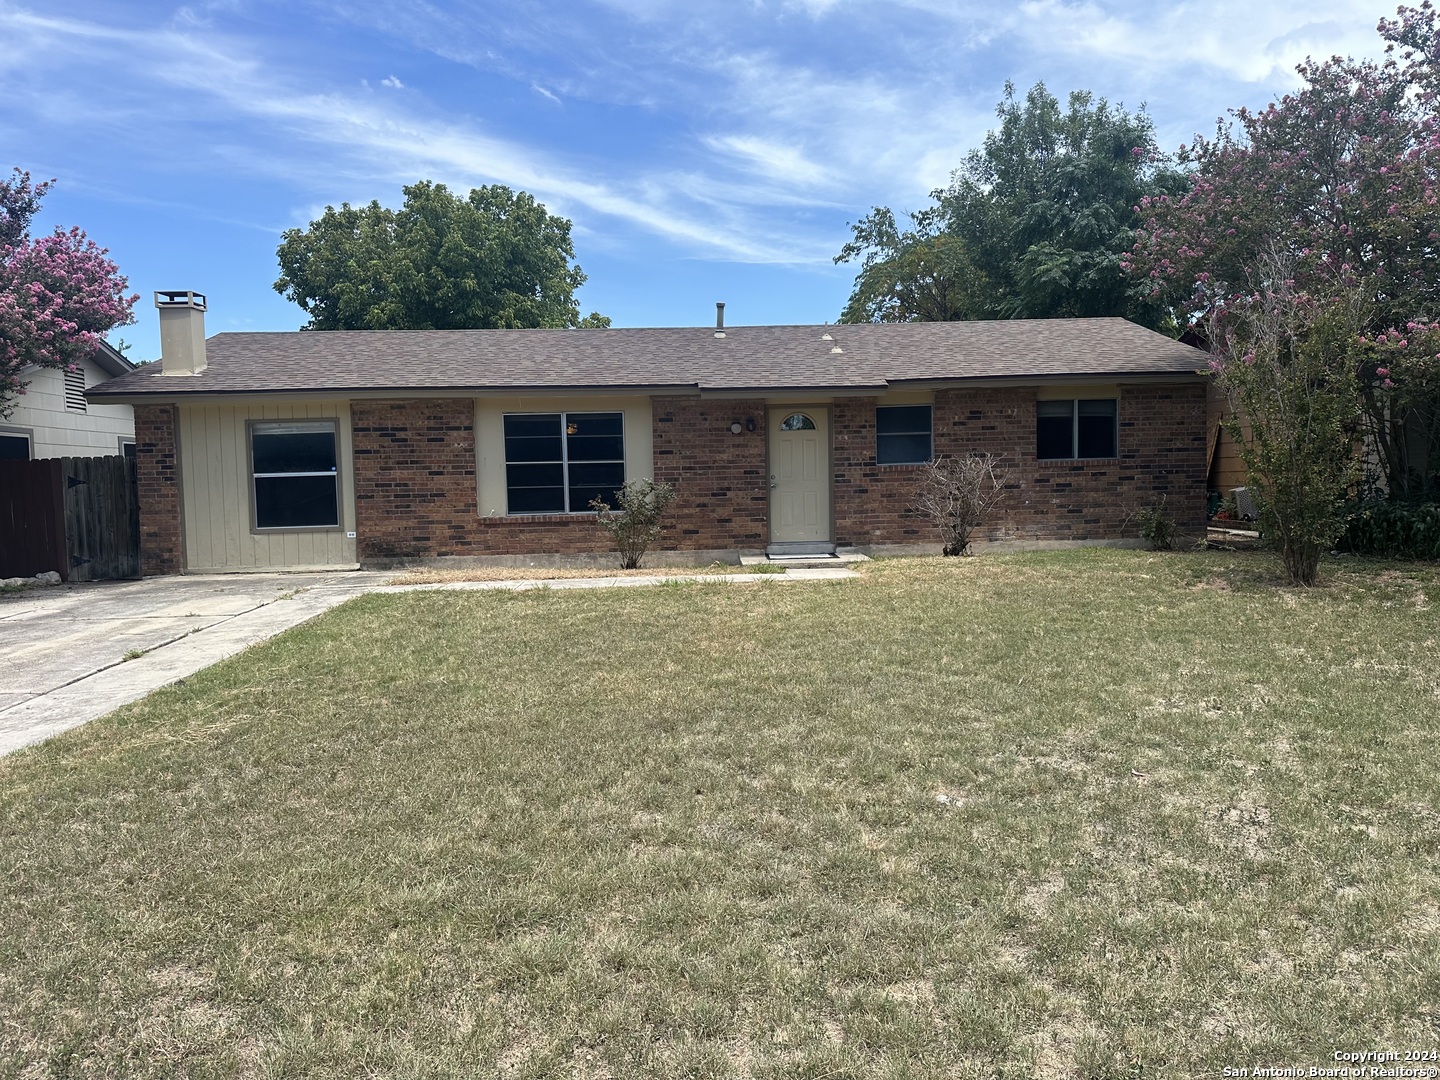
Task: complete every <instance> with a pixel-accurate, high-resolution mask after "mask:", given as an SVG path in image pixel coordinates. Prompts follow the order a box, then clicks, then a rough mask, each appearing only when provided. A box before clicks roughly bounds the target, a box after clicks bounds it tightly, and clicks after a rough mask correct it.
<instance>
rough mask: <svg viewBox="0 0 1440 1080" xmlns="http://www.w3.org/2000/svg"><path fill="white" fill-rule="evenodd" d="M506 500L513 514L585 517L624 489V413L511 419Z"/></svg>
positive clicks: (509, 416)
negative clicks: (595, 501)
mask: <svg viewBox="0 0 1440 1080" xmlns="http://www.w3.org/2000/svg"><path fill="white" fill-rule="evenodd" d="M504 423H505V496H506V509H507V511H508V512H509V513H511V514H582V513H586V512H588V511H589V509H590V500H591V499H596V498H599V499H604V500H606V501H613V500H614V498H615V493H616V492H617V491H619V490H620V488H622V487H624V486H625V416H624V414H623V413H618V412H613V413H602V412H594V413H581V412H572V413H507V414H506V416H505V420H504Z"/></svg>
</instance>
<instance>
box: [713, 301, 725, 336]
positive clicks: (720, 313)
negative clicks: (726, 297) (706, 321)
mask: <svg viewBox="0 0 1440 1080" xmlns="http://www.w3.org/2000/svg"><path fill="white" fill-rule="evenodd" d="M715 336H716V337H724V336H725V301H723V300H716V301H715Z"/></svg>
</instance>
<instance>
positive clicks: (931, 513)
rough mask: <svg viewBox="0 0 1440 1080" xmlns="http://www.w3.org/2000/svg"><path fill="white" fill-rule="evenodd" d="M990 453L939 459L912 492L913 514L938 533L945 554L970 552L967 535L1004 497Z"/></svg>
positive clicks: (1001, 479) (1000, 477)
mask: <svg viewBox="0 0 1440 1080" xmlns="http://www.w3.org/2000/svg"><path fill="white" fill-rule="evenodd" d="M998 461H999V458H997V457H995V456H994V455H993V454H972V455H970V456H969V457H962V458H940V459H938V460H936V461H932V462H931V463H930V464H929V465H927V466H926V467H925V471H924V473H923V474H922V475H921V477H920V485H919V487H918V488H917V489H916V492H915V503H914V507H913V509H914V511H915V512H916V513H918V514H920V515H921V516H922V517H926V518H929V519H930V521H931V523H932V524H934V526H935V528H936V529H938V530H939V532H940V538H941V541H942V543H943V544H944V548H943V550H944V552H945V554H946V555H964V554H966V553H967V552H968V551H969V550H970V533H971V532H972V531H973V530H974V529H975V528H976V526H978V525H979V524H980V523H981V522H982V521H984V520H985V519H986V518H987V517H989V516H990V514H991V513H992V512H993V511H994V510H995V507H996V506H998V505H999V503H1000V501H1001V500H1002V499H1003V498H1004V497H1005V473H1003V472H1000V471H998V470H997V469H996V468H995V466H996V464H997V462H998Z"/></svg>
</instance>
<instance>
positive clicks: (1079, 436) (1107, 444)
mask: <svg viewBox="0 0 1440 1080" xmlns="http://www.w3.org/2000/svg"><path fill="white" fill-rule="evenodd" d="M1118 416H1119V410H1118V409H1117V408H1116V401H1115V399H1114V398H1091V399H1086V398H1080V399H1076V400H1074V401H1037V402H1036V403H1035V453H1036V456H1037V457H1040V458H1049V459H1063V458H1113V457H1116V456H1118V454H1119V451H1118V449H1117V446H1118V436H1117V418H1118Z"/></svg>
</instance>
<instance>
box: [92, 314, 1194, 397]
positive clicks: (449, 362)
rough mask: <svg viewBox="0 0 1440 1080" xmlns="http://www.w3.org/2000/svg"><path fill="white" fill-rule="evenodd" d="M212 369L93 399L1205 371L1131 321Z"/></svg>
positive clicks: (452, 340) (327, 341)
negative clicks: (111, 397) (114, 396)
mask: <svg viewBox="0 0 1440 1080" xmlns="http://www.w3.org/2000/svg"><path fill="white" fill-rule="evenodd" d="M826 334H828V335H830V339H829V340H826V339H825V338H824V335H826ZM837 346H838V347H839V348H840V349H841V351H840V352H838V353H837V352H835V351H833V350H834V349H835V348H836V347H837ZM206 357H207V361H208V364H209V366H208V368H207V369H206V370H205V371H204V372H203V373H202V374H200V375H198V376H194V377H190V378H165V377H162V376H159V375H158V371H159V365H158V364H152V365H147V366H146V367H143V368H141V369H139V370H137V371H134V372H132V373H130V374H128V375H124V376H121V377H120V378H117V379H113V380H111V381H110V382H107V383H105V384H103V385H102V386H101V387H98V388H96V389H94V390H92V391H91V394H92V395H94V396H97V397H104V396H110V395H124V396H126V397H131V396H137V395H146V396H150V395H162V396H165V397H184V396H188V395H191V394H218V393H225V394H230V393H275V392H287V391H289V392H298V393H304V392H316V391H340V392H345V391H377V390H379V391H392V390H393V391H436V390H462V391H481V390H529V389H567V388H575V389H602V388H619V387H625V388H631V387H633V388H637V389H647V390H663V389H684V388H689V389H700V390H711V391H724V390H732V391H740V390H801V389H829V388H833V389H845V388H853V389H864V388H875V389H881V388H883V387H885V386H886V385H887V384H889V383H893V382H904V381H907V380H948V379H968V378H1017V377H1043V378H1057V377H1058V378H1063V377H1066V376H1087V375H1092V376H1093V375H1100V376H1135V375H1150V376H1157V375H1172V376H1173V375H1190V374H1193V373H1194V372H1196V371H1198V370H1199V369H1200V368H1202V367H1203V366H1204V364H1205V361H1206V356H1205V354H1204V353H1202V352H1200V351H1199V350H1198V349H1194V348H1192V347H1190V346H1189V345H1182V344H1180V343H1179V342H1176V341H1172V340H1171V339H1170V338H1167V337H1165V336H1163V335H1161V334H1157V333H1154V332H1152V331H1150V330H1146V329H1145V328H1143V327H1141V326H1137V325H1136V324H1134V323H1131V322H1127V321H1126V320H1124V319H1043V320H1042V319H1035V320H1014V321H1005V322H949V323H889V324H862V325H833V326H832V325H827V326H737V327H727V328H726V330H725V336H724V337H723V338H717V337H715V332H714V330H713V329H712V328H709V327H697V328H689V327H676V328H661V329H641V330H335V331H294V332H288V333H260V334H252V333H237V334H216V335H215V336H214V337H212V338H210V339H209V340H208V341H207V342H206Z"/></svg>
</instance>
